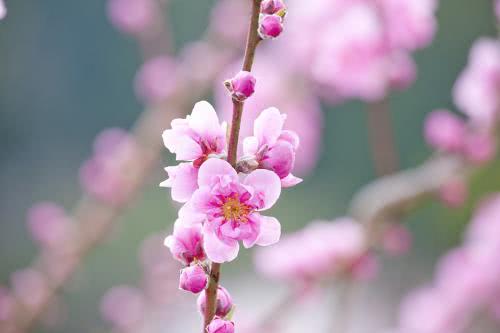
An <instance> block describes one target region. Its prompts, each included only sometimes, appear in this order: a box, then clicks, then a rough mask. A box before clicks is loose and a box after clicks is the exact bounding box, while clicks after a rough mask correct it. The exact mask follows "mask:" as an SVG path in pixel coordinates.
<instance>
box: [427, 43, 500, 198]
mask: <svg viewBox="0 0 500 333" xmlns="http://www.w3.org/2000/svg"><path fill="white" fill-rule="evenodd" d="M499 91H500V42H499V41H498V40H495V39H489V38H482V39H480V40H478V41H477V42H476V43H475V44H474V45H473V47H472V50H471V53H470V56H469V63H468V65H467V67H466V68H465V69H464V71H463V72H462V74H461V75H460V77H459V78H458V80H457V82H456V84H455V87H454V91H453V95H454V101H455V104H456V105H457V106H458V108H459V109H460V111H462V112H463V113H464V114H465V115H466V116H467V119H464V118H462V117H459V116H458V115H455V114H453V113H452V112H450V111H448V110H436V111H433V112H432V113H430V114H429V116H428V117H427V119H426V122H425V127H424V135H425V138H426V140H427V142H428V143H429V145H430V146H432V147H433V148H435V149H436V150H438V151H441V152H445V153H451V154H457V155H459V156H463V158H464V159H465V160H467V161H468V162H469V163H471V164H474V165H481V164H484V163H487V162H489V161H491V160H492V159H493V158H494V157H495V154H496V150H497V147H496V136H495V135H496V134H495V128H496V126H498V125H497V124H498V121H499V119H500V93H499ZM440 192H441V193H440V194H441V198H442V199H443V200H444V202H446V203H448V204H450V205H452V206H456V205H460V204H461V203H463V202H464V201H465V198H466V195H467V186H466V184H464V182H463V180H462V179H456V180H453V181H451V182H450V183H449V184H445V185H444V186H443V188H442V189H441V191H440Z"/></svg>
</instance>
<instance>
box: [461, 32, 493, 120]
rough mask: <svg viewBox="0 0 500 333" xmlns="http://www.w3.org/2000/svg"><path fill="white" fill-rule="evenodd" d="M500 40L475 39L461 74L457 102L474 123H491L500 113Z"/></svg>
mask: <svg viewBox="0 0 500 333" xmlns="http://www.w3.org/2000/svg"><path fill="white" fill-rule="evenodd" d="M499 91H500V42H499V41H498V40H496V39H489V38H481V39H479V40H478V41H476V42H475V43H474V45H473V46H472V49H471V51H470V55H469V63H468V65H467V67H466V68H465V69H464V70H463V72H462V74H460V77H459V78H458V80H457V82H456V84H455V87H454V90H453V97H454V100H455V104H456V105H457V106H458V107H459V108H460V110H461V111H463V112H464V113H465V114H467V115H468V116H469V117H470V118H471V120H472V121H473V122H474V123H478V124H480V125H483V126H485V127H488V128H489V127H490V126H491V125H493V124H494V123H495V120H496V119H498V115H499V113H500V111H499V109H500V107H499V105H500V93H499Z"/></svg>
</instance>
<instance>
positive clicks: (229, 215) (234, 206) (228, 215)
mask: <svg viewBox="0 0 500 333" xmlns="http://www.w3.org/2000/svg"><path fill="white" fill-rule="evenodd" d="M250 211H251V210H250V207H248V206H247V205H245V204H243V203H241V202H240V200H239V199H238V197H233V198H229V199H227V200H226V202H225V203H224V205H223V206H222V212H223V214H224V219H225V220H226V221H238V222H242V223H246V222H248V218H247V216H248V214H249V213H250Z"/></svg>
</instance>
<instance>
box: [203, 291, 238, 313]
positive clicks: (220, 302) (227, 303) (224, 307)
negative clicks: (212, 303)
mask: <svg viewBox="0 0 500 333" xmlns="http://www.w3.org/2000/svg"><path fill="white" fill-rule="evenodd" d="M197 304H198V311H200V314H201V315H202V316H204V314H205V310H206V308H207V295H206V293H201V294H200V296H198V300H197ZM232 308H233V299H232V298H231V295H230V294H229V292H228V291H227V290H226V288H224V287H222V286H218V288H217V303H216V308H215V315H216V316H218V317H221V318H224V317H225V316H227V315H228V314H229V312H231V309H232Z"/></svg>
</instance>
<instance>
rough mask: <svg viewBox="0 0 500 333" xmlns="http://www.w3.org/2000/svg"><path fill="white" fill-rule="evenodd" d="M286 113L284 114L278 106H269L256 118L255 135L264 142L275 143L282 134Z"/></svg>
mask: <svg viewBox="0 0 500 333" xmlns="http://www.w3.org/2000/svg"><path fill="white" fill-rule="evenodd" d="M285 118H286V116H285V115H282V114H281V113H280V112H279V110H278V109H276V108H268V109H265V110H264V111H262V113H261V114H260V115H259V116H258V117H257V119H255V122H254V129H253V131H254V135H255V136H256V137H257V139H258V140H259V143H260V144H261V145H262V144H268V145H271V144H274V143H275V142H276V140H278V137H279V136H280V134H281V130H282V128H283V123H284V122H285Z"/></svg>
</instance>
